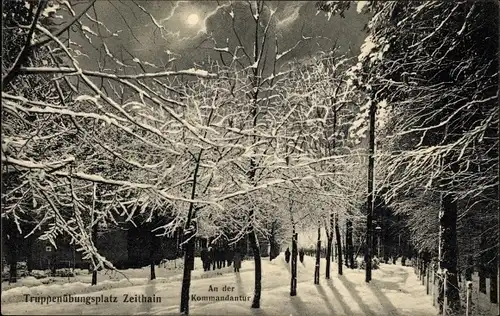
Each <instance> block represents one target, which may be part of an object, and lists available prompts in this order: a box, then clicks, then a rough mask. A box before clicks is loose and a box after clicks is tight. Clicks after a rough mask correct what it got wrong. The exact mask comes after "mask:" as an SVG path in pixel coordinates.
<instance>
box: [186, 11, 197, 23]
mask: <svg viewBox="0 0 500 316" xmlns="http://www.w3.org/2000/svg"><path fill="white" fill-rule="evenodd" d="M198 21H200V18H199V17H198V14H196V13H191V14H190V15H188V17H187V19H186V23H187V24H188V25H189V26H195V25H196V24H198Z"/></svg>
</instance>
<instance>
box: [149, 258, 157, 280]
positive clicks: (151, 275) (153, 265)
mask: <svg viewBox="0 0 500 316" xmlns="http://www.w3.org/2000/svg"><path fill="white" fill-rule="evenodd" d="M150 269H151V273H150V279H151V280H155V279H156V273H155V263H154V262H151V265H150Z"/></svg>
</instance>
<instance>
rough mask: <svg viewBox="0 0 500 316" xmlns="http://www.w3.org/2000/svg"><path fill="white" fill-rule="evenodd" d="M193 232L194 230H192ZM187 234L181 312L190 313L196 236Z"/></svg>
mask: <svg viewBox="0 0 500 316" xmlns="http://www.w3.org/2000/svg"><path fill="white" fill-rule="evenodd" d="M190 234H192V232H190ZM190 234H189V235H187V236H186V237H187V238H186V239H185V240H188V242H187V243H186V244H185V245H184V269H183V277H182V289H181V314H183V315H189V288H190V286H191V262H192V259H191V258H192V257H194V238H191V237H192V236H191V235H190Z"/></svg>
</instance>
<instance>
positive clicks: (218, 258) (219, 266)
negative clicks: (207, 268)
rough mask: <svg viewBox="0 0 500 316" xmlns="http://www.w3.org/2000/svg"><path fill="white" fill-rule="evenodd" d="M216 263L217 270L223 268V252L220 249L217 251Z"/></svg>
mask: <svg viewBox="0 0 500 316" xmlns="http://www.w3.org/2000/svg"><path fill="white" fill-rule="evenodd" d="M215 261H216V262H217V269H220V268H222V251H221V250H220V249H219V248H216V249H215Z"/></svg>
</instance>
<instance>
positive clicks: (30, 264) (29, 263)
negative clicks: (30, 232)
mask: <svg viewBox="0 0 500 316" xmlns="http://www.w3.org/2000/svg"><path fill="white" fill-rule="evenodd" d="M27 243H28V245H27V246H28V253H27V258H26V269H27V270H28V273H31V272H32V271H33V238H32V237H31V236H30V237H28V240H27Z"/></svg>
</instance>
